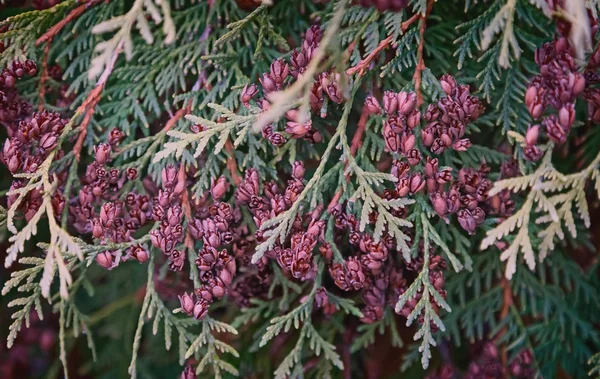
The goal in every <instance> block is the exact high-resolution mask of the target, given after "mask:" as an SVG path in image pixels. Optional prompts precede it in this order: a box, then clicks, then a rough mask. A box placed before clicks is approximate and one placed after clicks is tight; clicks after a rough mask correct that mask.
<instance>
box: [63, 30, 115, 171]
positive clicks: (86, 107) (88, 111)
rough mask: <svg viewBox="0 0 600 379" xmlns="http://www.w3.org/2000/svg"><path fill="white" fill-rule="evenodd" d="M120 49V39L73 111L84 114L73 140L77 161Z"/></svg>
mask: <svg viewBox="0 0 600 379" xmlns="http://www.w3.org/2000/svg"><path fill="white" fill-rule="evenodd" d="M121 50H123V41H121V42H120V43H119V45H118V46H117V48H116V49H115V51H113V53H112V56H111V57H110V61H109V62H108V64H107V65H106V67H105V68H104V71H103V72H102V75H100V78H99V79H98V82H96V86H95V87H94V89H93V90H92V91H91V92H90V94H89V95H88V97H87V98H86V99H85V100H84V101H83V103H81V105H80V106H79V108H77V111H75V113H76V114H84V116H83V121H81V125H80V126H79V137H77V142H75V146H74V147H73V153H74V154H75V158H76V159H77V160H78V161H79V157H80V155H81V148H82V147H83V142H84V141H85V136H86V135H87V127H88V124H89V123H90V121H91V120H92V116H93V115H94V111H95V108H96V105H97V104H98V102H99V101H100V95H102V91H103V90H104V86H105V85H106V82H107V81H108V78H109V76H110V74H111V73H112V71H113V69H114V68H115V63H116V62H117V58H118V57H119V54H120V53H121Z"/></svg>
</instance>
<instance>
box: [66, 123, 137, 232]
mask: <svg viewBox="0 0 600 379" xmlns="http://www.w3.org/2000/svg"><path fill="white" fill-rule="evenodd" d="M122 139H123V133H122V132H121V131H120V130H119V129H113V130H112V131H111V132H110V137H109V139H108V141H109V142H108V143H101V144H99V145H96V146H94V151H95V154H94V161H93V162H92V163H91V164H89V165H88V166H87V167H86V171H85V176H83V177H82V178H81V184H82V185H81V188H80V190H79V194H78V197H77V200H76V201H75V202H74V203H71V204H70V205H71V206H70V207H69V213H70V217H71V222H72V224H73V226H74V227H75V229H76V230H77V231H78V232H79V233H90V232H92V225H90V220H91V219H93V218H94V217H95V214H94V204H95V203H97V202H99V201H102V200H108V201H115V200H117V199H118V197H119V192H120V190H121V189H122V188H123V186H124V184H125V183H126V182H127V181H128V180H134V179H135V178H137V175H138V173H137V170H136V169H134V168H129V169H127V170H125V171H121V170H119V169H117V168H114V167H109V165H108V164H109V163H110V162H111V152H112V151H113V150H114V149H116V147H117V145H118V143H119V142H120V141H121V140H122ZM132 196H133V194H132ZM140 201H141V203H143V204H145V203H147V202H148V198H147V196H144V197H142V198H141V200H140ZM127 203H128V204H130V203H132V201H130V200H128V201H127ZM145 207H146V208H147V205H145ZM146 208H145V209H146ZM147 216H148V215H144V216H136V217H135V218H136V219H138V220H139V222H138V223H137V226H136V228H135V229H137V227H139V226H141V225H142V224H144V223H145V222H146V219H147V218H148V217H147ZM100 234H102V233H100ZM97 238H100V237H97Z"/></svg>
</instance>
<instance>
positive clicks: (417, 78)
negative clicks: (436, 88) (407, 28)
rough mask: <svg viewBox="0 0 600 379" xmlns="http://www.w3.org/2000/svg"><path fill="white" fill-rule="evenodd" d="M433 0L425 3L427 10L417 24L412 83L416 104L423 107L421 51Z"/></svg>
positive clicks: (423, 62)
mask: <svg viewBox="0 0 600 379" xmlns="http://www.w3.org/2000/svg"><path fill="white" fill-rule="evenodd" d="M433 2H434V0H428V1H427V10H426V11H425V14H424V15H421V16H420V19H421V23H420V24H419V46H418V47H417V66H416V67H415V74H414V75H413V81H414V82H415V92H416V93H417V104H419V105H423V93H422V92H421V79H422V73H423V70H424V69H425V60H424V59H423V49H424V46H425V29H426V28H427V16H429V13H431V9H432V8H433Z"/></svg>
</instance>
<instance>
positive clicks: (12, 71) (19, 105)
mask: <svg viewBox="0 0 600 379" xmlns="http://www.w3.org/2000/svg"><path fill="white" fill-rule="evenodd" d="M1 50H2V45H1V44H0V51H1ZM36 72H37V66H36V64H35V62H33V61H31V60H28V61H26V62H25V63H23V62H19V61H14V62H12V63H11V64H10V65H9V66H8V68H5V69H3V70H2V72H0V122H2V123H3V124H4V125H5V126H6V127H7V129H8V133H9V136H12V135H13V134H15V132H16V129H17V127H18V122H19V121H22V120H25V119H26V118H27V117H29V116H30V115H31V105H30V104H29V103H27V102H26V101H23V100H21V99H20V98H19V94H18V91H17V89H16V88H15V84H16V82H17V80H18V79H21V78H23V77H24V76H25V75H26V74H27V75H35V74H36Z"/></svg>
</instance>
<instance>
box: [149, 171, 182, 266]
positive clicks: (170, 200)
mask: <svg viewBox="0 0 600 379" xmlns="http://www.w3.org/2000/svg"><path fill="white" fill-rule="evenodd" d="M161 179H162V183H163V189H161V190H159V191H158V196H157V197H156V198H155V199H154V202H153V204H154V205H153V207H152V218H153V219H154V220H155V221H157V222H159V227H158V229H154V230H152V231H151V232H150V240H151V241H152V245H154V247H156V248H158V249H160V250H161V251H162V252H163V253H164V254H165V255H166V256H168V258H169V269H170V270H173V271H181V270H182V269H183V265H184V263H185V254H184V253H183V252H182V251H181V250H178V249H177V245H179V244H180V243H181V242H182V241H183V234H184V233H183V227H182V226H181V222H182V220H183V209H182V207H181V195H182V194H183V191H185V172H184V171H183V170H177V169H176V168H175V167H173V166H171V165H168V166H167V167H165V168H163V170H162V173H161Z"/></svg>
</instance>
